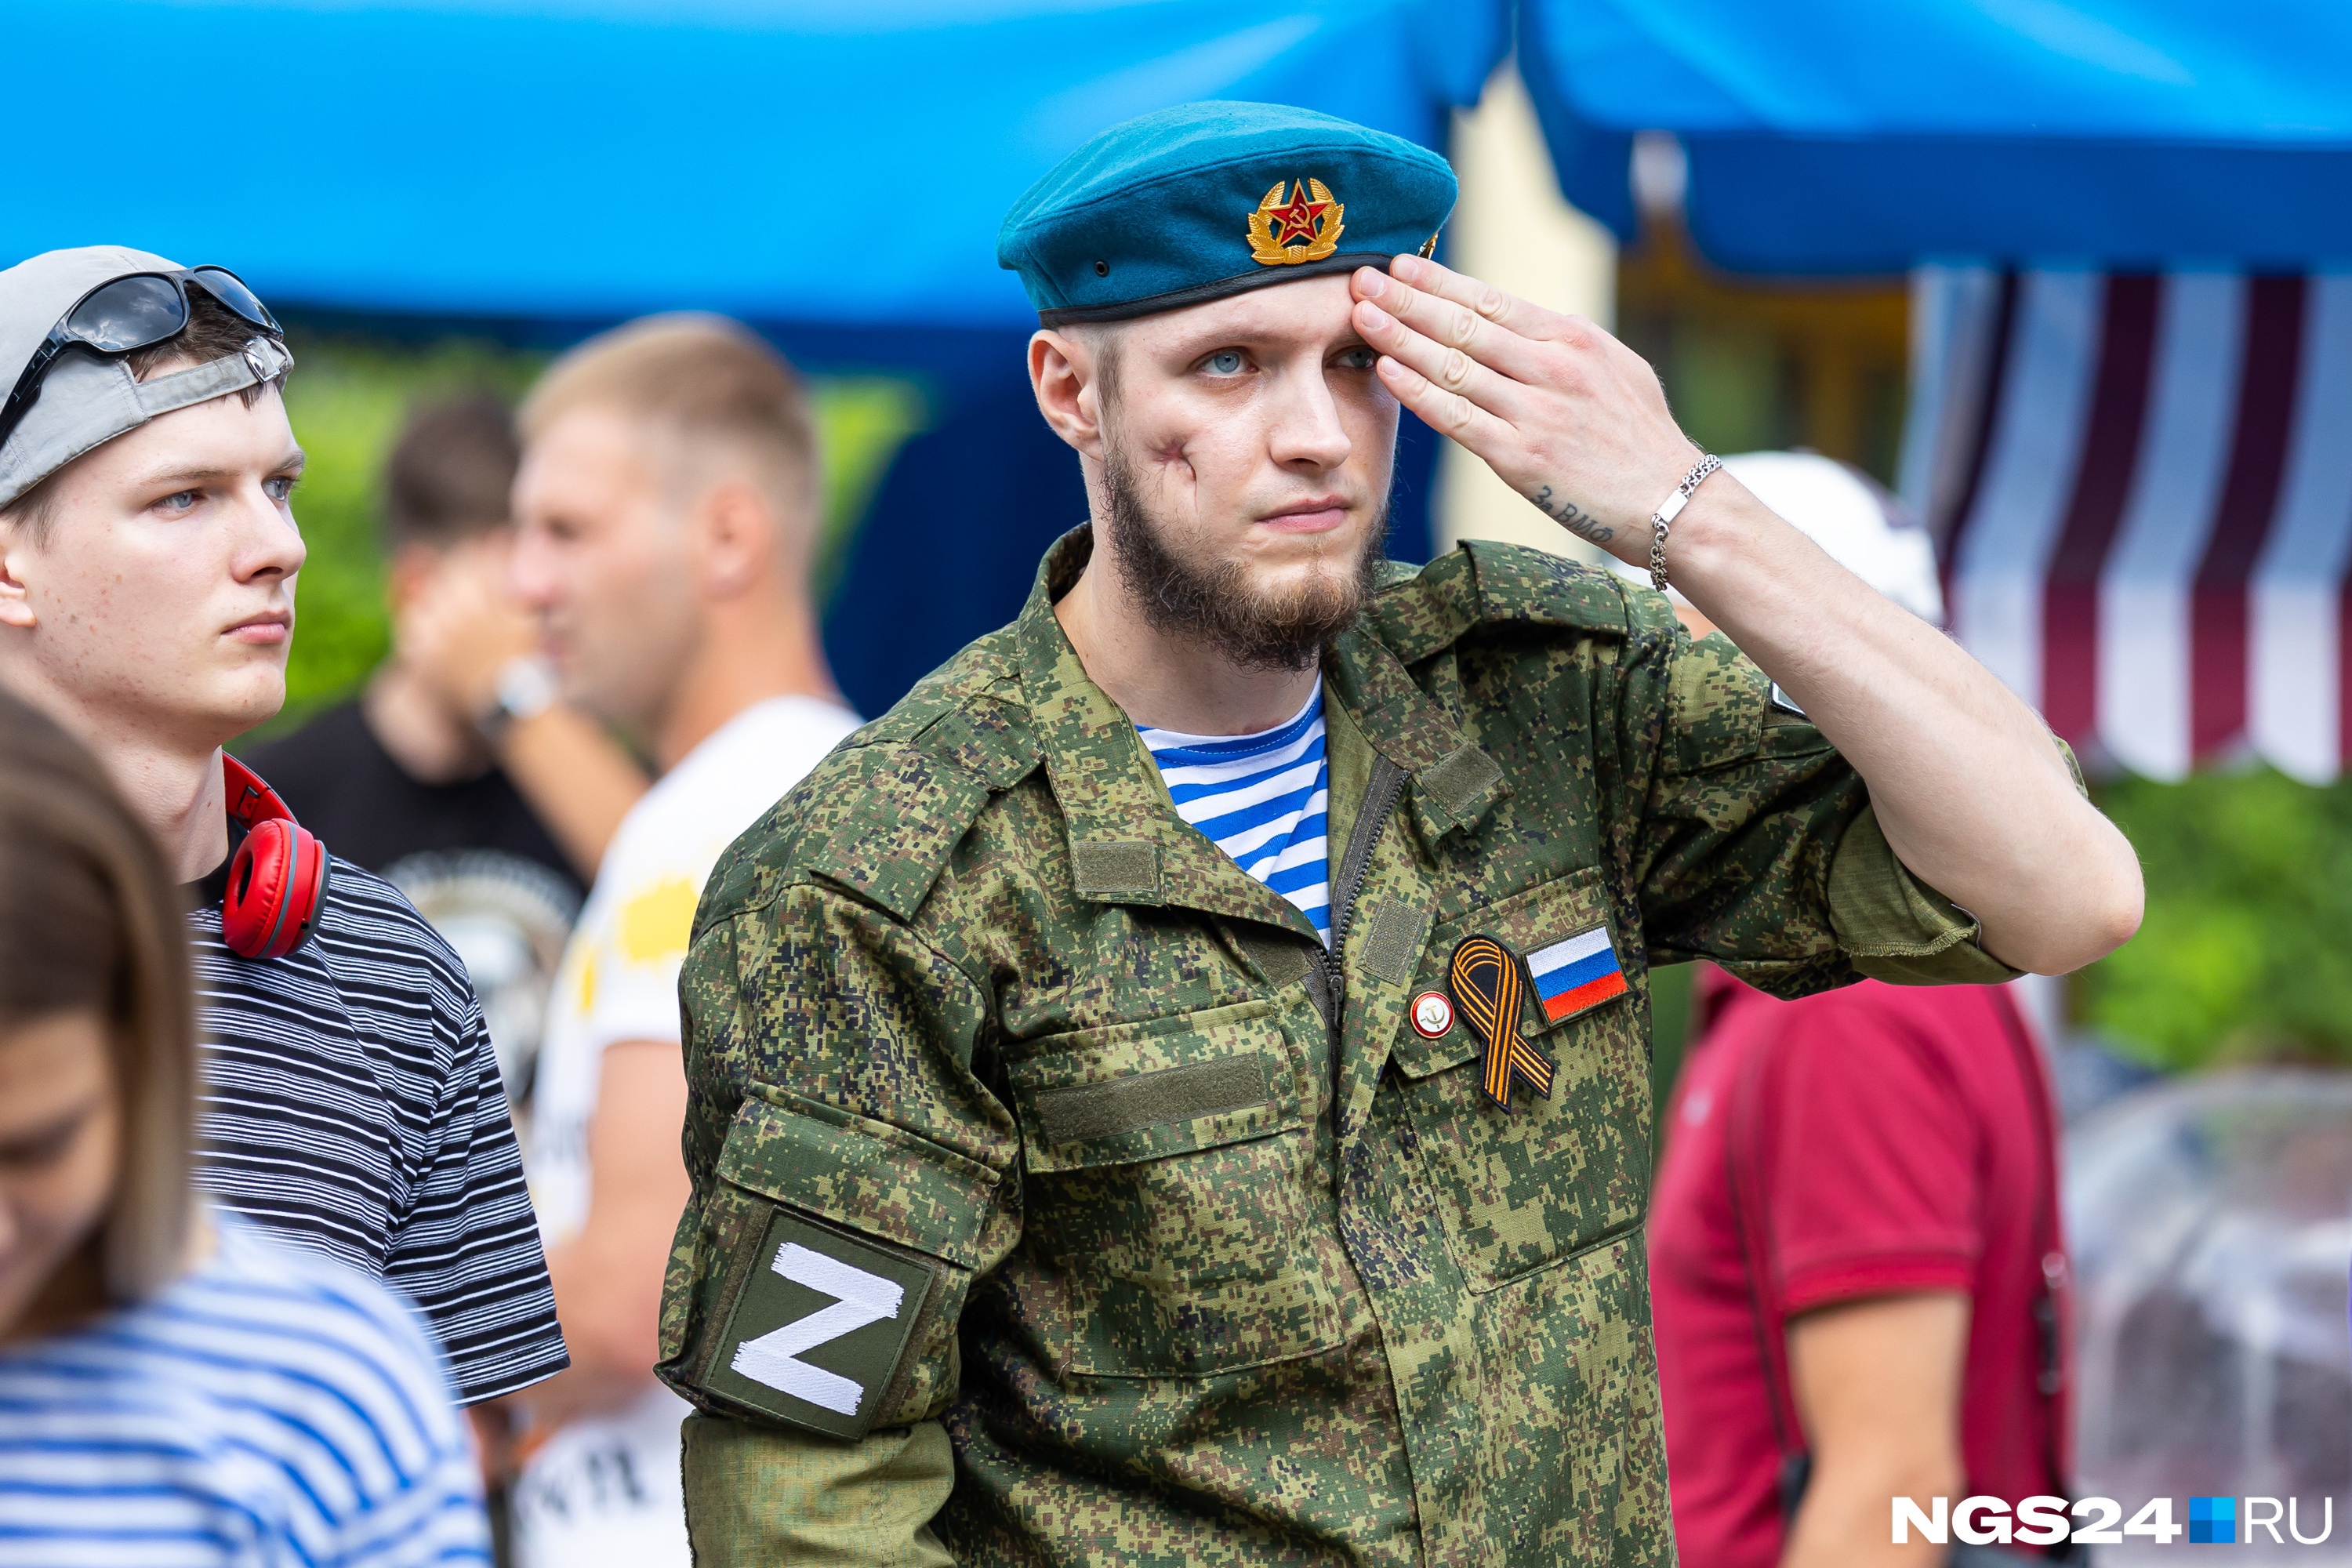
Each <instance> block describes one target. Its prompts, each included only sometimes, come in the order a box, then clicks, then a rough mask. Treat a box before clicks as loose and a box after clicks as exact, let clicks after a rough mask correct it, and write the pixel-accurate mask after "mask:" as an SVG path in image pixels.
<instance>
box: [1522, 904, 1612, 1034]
mask: <svg viewBox="0 0 2352 1568" xmlns="http://www.w3.org/2000/svg"><path fill="white" fill-rule="evenodd" d="M1528 974H1529V975H1530V976H1532V977H1533V978H1534V980H1535V983H1536V1000H1537V1001H1538V1002H1540V1003H1542V1004H1543V1015H1544V1019H1545V1021H1546V1022H1548V1023H1553V1024H1557V1023H1559V1021H1560V1020H1561V1019H1562V1018H1566V1017H1570V1016H1573V1015H1575V1014H1578V1013H1581V1012H1583V1011H1584V1010H1585V1009H1586V1008H1587V1007H1596V1006H1599V1005H1601V1003H1603V1002H1606V1001H1608V1000H1609V998H1611V997H1612V996H1622V995H1623V994H1625V972H1624V971H1623V970H1622V969H1620V968H1618V967H1617V949H1616V947H1615V946H1614V945H1613V944H1612V942H1610V940H1609V928H1608V927H1607V926H1605V925H1597V926H1594V927H1593V928H1592V929H1591V931H1579V932H1577V934H1576V935H1574V936H1571V937H1569V938H1567V939H1566V940H1564V941H1560V942H1553V943H1552V944H1551V945H1550V946H1549V947H1540V948H1538V949H1537V950H1536V951H1535V952H1531V953H1529V954H1528Z"/></svg>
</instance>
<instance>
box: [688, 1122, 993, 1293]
mask: <svg viewBox="0 0 2352 1568" xmlns="http://www.w3.org/2000/svg"><path fill="white" fill-rule="evenodd" d="M762 1096H765V1097H767V1098H762ZM719 1180H721V1181H723V1182H729V1183H732V1184H734V1185H736V1186H739V1187H741V1188H743V1189H744V1190H745V1191H747V1192H751V1193H756V1194H760V1195H761V1197H765V1198H770V1199H772V1200H774V1201H775V1202H777V1203H780V1204H783V1205H788V1206H790V1207H793V1208H796V1209H801V1210H803V1211H805V1212H807V1213H810V1214H814V1215H820V1216H821V1217H823V1218H824V1219H827V1220H831V1221H833V1222H834V1223H835V1224H836V1225H842V1226H848V1227H849V1228H851V1229H853V1230H859V1231H864V1232H866V1234H868V1235H870V1236H875V1237H880V1238H882V1239H883V1240H885V1241H891V1242H896V1243H897V1244H898V1245H899V1246H901V1247H911V1248H913V1249H914V1250H915V1251H917V1252H922V1253H928V1254H929V1255H930V1256H931V1257H933V1258H944V1259H946V1260H947V1261H948V1262H950V1263H952V1264H954V1265H956V1266H957V1267H958V1268H977V1267H978V1266H979V1263H980V1233H981V1227H982V1224H983V1223H984V1222H985V1221H986V1219H987V1217H988V1212H989V1205H991V1203H992V1201H993V1198H994V1194H995V1189H996V1184H997V1176H996V1174H995V1173H994V1172H992V1171H991V1170H990V1169H989V1168H988V1167H987V1166H985V1165H983V1164H982V1163H980V1162H979V1161H977V1160H971V1159H967V1158H965V1157H964V1156H963V1155H961V1154H959V1153H957V1152H955V1151H954V1150H952V1149H948V1148H945V1147H942V1146H941V1145H940V1144H938V1143H934V1142H931V1141H930V1140H929V1139H928V1138H922V1137H918V1136H917V1135H916V1134H914V1133H912V1132H908V1131H906V1130H905V1129H903V1128H898V1127H893V1126H891V1125H890V1124H889V1123H888V1122H887V1121H873V1120H871V1119H870V1118H867V1117H864V1116H859V1115H856V1114H855V1113H854V1112H851V1111H846V1110H841V1109H839V1108H838V1107H835V1106H831V1105H824V1104H821V1103H819V1102H817V1101H815V1100H803V1099H802V1098H801V1097H799V1096H798V1095H795V1094H793V1093H791V1092H790V1091H788V1090H784V1089H762V1090H761V1095H759V1096H754V1097H753V1098H751V1099H748V1100H744V1102H743V1104H742V1107H741V1109H740V1110H737V1111H736V1113H735V1123H734V1125H733V1126H732V1127H730V1128H729V1129H728V1131H727V1142H726V1144H725V1146H724V1147H723V1148H722V1149H721V1150H720V1151H719Z"/></svg>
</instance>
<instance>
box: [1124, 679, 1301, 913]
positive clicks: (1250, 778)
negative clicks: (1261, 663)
mask: <svg viewBox="0 0 2352 1568" xmlns="http://www.w3.org/2000/svg"><path fill="white" fill-rule="evenodd" d="M1137 728H1138V729H1139V730H1141V731H1142V734H1143V743H1144V745H1145V746H1146V747H1148V748H1150V752H1151V759H1152V761H1154V762H1156V763H1159V764H1160V778H1161V779H1162V780H1164V781H1165V782H1166V784H1167V785H1168V795H1169V798H1170V799H1171V800H1173V801H1174V802H1175V803H1176V815H1177V816H1181V817H1182V818H1183V819H1184V820H1185V821H1187V822H1189V823H1191V824H1192V826H1195V827H1197V828H1199V829H1200V830H1201V831H1202V833H1203V834H1204V835H1206V836H1207V837H1208V838H1209V840H1210V842H1212V843H1213V844H1214V845H1216V847H1218V848H1220V849H1222V850H1223V851H1224V852H1225V853H1226V854H1228V855H1230V856H1232V857H1233V858H1234V862H1235V863H1236V864H1237V865H1239V866H1240V867H1241V868H1242V869H1243V870H1244V871H1247V872H1248V873H1249V874H1250V875H1251V876H1253V877H1255V878H1256V879H1258V880H1259V881H1261V882H1264V883H1265V885H1266V886H1267V887H1269V888H1271V889H1274V890H1275V891H1276V892H1277V893H1280V894H1281V895H1282V896H1283V897H1284V898H1285V899H1286V900H1289V901H1290V902H1291V903H1292V904H1293V905H1295V906H1297V909H1298V910H1299V911H1300V912H1301V913H1303V914H1305V915H1306V916H1307V919H1308V920H1310V921H1314V922H1315V929H1316V931H1318V932H1319V933H1321V935H1322V938H1323V942H1324V944H1325V945H1326V946H1328V945H1329V944H1330V941H1331V873H1330V868H1329V863H1328V839H1327V837H1326V833H1327V821H1328V814H1329V808H1330V791H1331V768H1330V763H1328V761H1327V760H1326V758H1325V756H1324V753H1323V688H1322V686H1321V684H1320V683H1319V682H1318V684H1317V686H1316V688H1315V695H1314V696H1312V697H1310V698H1308V699H1307V706H1306V707H1304V708H1302V709H1300V710H1298V716H1297V718H1295V719H1293V720H1291V721H1290V722H1289V723H1287V724H1284V725H1280V726H1278V727H1277V728H1275V729H1272V730H1267V731H1262V732H1260V733H1258V734H1255V735H1186V734H1181V733H1179V732H1178V731H1174V730H1152V729H1146V728H1144V727H1143V726H1141V725H1138V726H1137Z"/></svg>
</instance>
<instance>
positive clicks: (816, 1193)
mask: <svg viewBox="0 0 2352 1568" xmlns="http://www.w3.org/2000/svg"><path fill="white" fill-rule="evenodd" d="M766 1093H767V1094H769V1095H772V1096H773V1097H775V1098H773V1099H766V1098H757V1097H755V1098H753V1099H750V1100H745V1101H744V1102H743V1104H742V1106H741V1108H740V1110H737V1112H736V1114H735V1121H734V1123H733V1125H732V1126H730V1128H729V1129H728V1132H727V1141H726V1142H725V1144H724V1145H723V1146H722V1147H721V1149H720V1151H719V1163H718V1171H717V1174H718V1178H719V1191H718V1192H717V1193H716V1194H713V1195H712V1196H711V1197H710V1198H709V1199H706V1203H707V1204H708V1205H711V1206H714V1207H718V1208H722V1209H725V1210H729V1211H731V1213H730V1215H729V1218H730V1224H729V1225H728V1226H727V1230H728V1232H729V1233H730V1234H731V1236H732V1237H733V1241H732V1244H731V1246H730V1248H729V1254H728V1258H727V1260H726V1263H725V1266H724V1267H725V1270H726V1279H725V1284H724V1288H723V1289H722V1291H721V1295H720V1300H719V1307H718V1310H717V1314H716V1317H715V1320H714V1321H715V1327H714V1328H713V1329H711V1331H709V1333H708V1335H707V1337H706V1339H705V1342H704V1345H703V1349H702V1352H701V1354H700V1355H698V1356H697V1357H696V1358H695V1360H694V1364H693V1371H692V1374H691V1381H692V1382H693V1384H695V1385H696V1387H697V1388H698V1389H699V1390H700V1391H701V1392H702V1393H704V1394H707V1395H709V1396H710V1397H712V1398H714V1399H717V1400H719V1401H722V1402H724V1403H725V1404H727V1405H731V1406H735V1407H739V1408H741V1409H744V1410H748V1411H751V1412H756V1413H758V1414H760V1415H767V1416H771V1417H773V1418H774V1419H777V1420H780V1421H784V1422H788V1423H790V1424H792V1425H793V1426H803V1427H807V1428H809V1429H811V1430H813V1431H817V1432H823V1433H825V1434H827V1435H829V1436H836V1437H848V1438H855V1437H861V1436H865V1435H866V1432H868V1431H870V1430H871V1429H872V1428H873V1427H874V1426H877V1425H881V1424H888V1425H897V1424H898V1423H899V1422H903V1421H906V1420H911V1419H915V1418H916V1417H917V1416H918V1415H919V1414H921V1413H923V1412H926V1411H928V1410H929V1409H930V1408H931V1407H932V1406H933V1405H935V1404H937V1403H939V1402H940V1400H942V1399H943V1398H944V1397H945V1395H946V1394H948V1393H949V1392H950V1387H951V1383H952V1373H953V1363H954V1357H953V1353H952V1352H953V1344H954V1337H955V1323H956V1320H957V1318H958V1316H959V1315H960V1314H961V1310H962V1304H963V1299H964V1295H965V1293H966V1291H967V1289H969V1287H970V1285H971V1275H972V1270H973V1269H974V1268H976V1267H977V1265H978V1262H979V1257H980V1237H981V1231H982V1226H983V1225H984V1224H985V1223H986V1220H987V1217H988V1215H989V1212H990V1208H991V1205H992V1203H993V1201H994V1194H995V1188H996V1186H997V1178H996V1176H995V1175H994V1173H992V1172H991V1171H990V1170H989V1169H988V1168H987V1167H986V1166H985V1165H982V1164H981V1163H979V1162H977V1161H974V1160H970V1159H966V1158H965V1157H964V1156H962V1155H961V1154H959V1153H957V1152H954V1151H953V1150H951V1149H947V1148H944V1147H942V1146H940V1144H937V1143H933V1142H930V1141H929V1140H928V1139H925V1138H919V1137H917V1136H916V1135H915V1134H913V1133H910V1132H908V1131H904V1130H903V1129H901V1128H898V1127H893V1126H891V1125H889V1124H888V1123H887V1122H881V1121H873V1120H870V1119H869V1118H866V1117H863V1116H858V1115H855V1114H853V1113H851V1112H849V1111H845V1110H840V1109H838V1108H836V1107H834V1106H829V1105H824V1104H821V1103H818V1102H816V1101H814V1100H803V1099H801V1098H799V1097H798V1096H795V1095H793V1094H790V1093H788V1092H786V1091H783V1090H780V1089H770V1090H767V1091H766Z"/></svg>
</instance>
